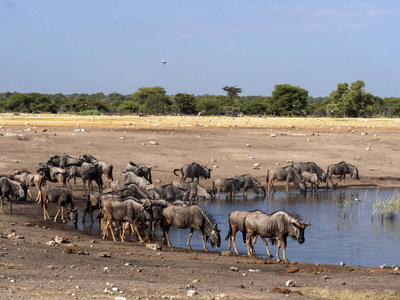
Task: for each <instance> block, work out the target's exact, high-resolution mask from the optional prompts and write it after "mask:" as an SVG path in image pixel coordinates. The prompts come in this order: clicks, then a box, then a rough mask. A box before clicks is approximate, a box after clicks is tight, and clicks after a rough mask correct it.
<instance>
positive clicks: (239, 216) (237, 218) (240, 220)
mask: <svg viewBox="0 0 400 300" xmlns="http://www.w3.org/2000/svg"><path fill="white" fill-rule="evenodd" d="M258 213H262V211H260V210H253V211H233V212H231V213H230V214H229V217H228V222H229V232H228V234H227V235H226V238H225V240H227V239H229V245H228V250H231V243H233V247H234V248H235V252H236V254H239V251H238V249H237V247H236V241H235V237H236V232H238V230H239V231H240V232H242V233H243V232H244V233H245V231H246V230H245V227H244V219H245V218H246V217H247V216H248V215H250V214H258ZM256 240H257V236H256V237H255V238H254V239H253V248H254V244H255V243H256ZM268 255H271V253H268Z"/></svg>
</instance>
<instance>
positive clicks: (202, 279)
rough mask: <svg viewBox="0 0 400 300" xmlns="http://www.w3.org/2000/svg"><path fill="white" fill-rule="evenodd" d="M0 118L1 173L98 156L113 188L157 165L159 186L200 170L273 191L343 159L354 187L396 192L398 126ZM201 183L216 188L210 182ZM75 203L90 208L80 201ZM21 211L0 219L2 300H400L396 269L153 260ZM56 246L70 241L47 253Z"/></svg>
mask: <svg viewBox="0 0 400 300" xmlns="http://www.w3.org/2000/svg"><path fill="white" fill-rule="evenodd" d="M1 117H2V119H0V126H1V127H0V130H1V131H0V141H1V145H2V147H1V150H0V151H1V152H0V153H1V155H0V174H11V173H14V172H15V171H16V170H21V169H27V170H29V171H31V172H35V171H36V169H37V167H38V164H39V163H40V162H45V161H47V160H48V158H49V157H50V156H52V155H54V154H69V155H70V156H73V157H79V156H80V155H82V154H84V153H90V154H92V155H93V156H95V157H96V158H98V159H100V160H104V161H108V162H110V163H112V164H113V165H114V177H115V179H116V180H121V179H122V178H123V176H122V173H121V170H122V169H124V168H125V167H126V165H127V163H128V162H129V161H133V162H136V163H142V164H146V165H149V166H152V176H153V180H155V183H156V184H161V183H168V182H170V181H172V180H175V179H177V177H176V176H175V175H174V174H173V172H172V171H173V169H175V168H180V167H182V166H183V165H184V164H186V163H191V162H193V161H196V162H198V163H200V164H204V165H205V164H208V165H209V166H212V167H213V170H212V172H211V176H212V179H216V178H220V177H226V176H228V175H232V174H245V173H250V174H252V175H253V176H255V177H256V178H258V179H259V180H260V181H261V182H262V183H263V184H264V186H265V175H266V170H267V169H268V168H271V167H276V166H285V165H288V164H290V163H291V162H295V161H314V162H316V163H317V164H318V165H319V166H321V167H322V168H323V169H326V167H327V166H328V165H329V164H331V163H338V162H340V161H343V160H344V161H346V162H349V163H351V164H354V165H355V166H357V167H358V169H359V173H360V178H361V180H359V181H354V180H352V179H351V178H346V185H347V187H348V188H351V187H399V186H400V172H399V170H398V163H399V151H400V146H399V145H400V135H399V129H400V123H399V122H398V120H389V121H388V120H371V119H368V120H351V119H349V120H340V121H337V120H330V119H329V120H319V119H308V120H307V119H272V118H267V119H265V118H246V119H244V118H242V119H240V118H207V117H204V118H197V119H196V118H195V117H192V118H186V119H185V118H183V117H176V118H175V119H170V118H161V119H160V118H159V117H153V118H150V117H149V118H139V117H136V118H133V117H132V118H129V117H127V118H121V119H118V120H117V121H115V119H112V120H109V119H106V118H105V119H100V118H98V119H93V118H88V119H79V120H75V119H72V120H71V118H63V119H61V118H60V117H58V118H57V117H56V118H54V119H52V120H43V119H41V118H39V117H30V118H27V117H26V116H25V117H23V116H22V117H10V116H1ZM78 123H79V124H78ZM254 164H259V168H257V169H254V168H253V166H254ZM200 184H201V185H202V186H204V187H207V188H211V186H212V180H204V179H201V180H200ZM283 187H284V186H283V185H282V184H280V185H279V188H281V189H283ZM33 195H34V196H36V191H34V189H33ZM74 199H75V202H76V203H77V204H78V205H81V206H83V207H84V206H85V205H86V204H85V198H84V197H83V195H82V191H81V190H78V191H74ZM50 208H51V209H50V215H53V216H54V215H55V206H54V207H50ZM13 210H14V214H13V215H10V214H9V205H6V206H5V214H4V215H0V298H1V299H99V298H105V299H123V298H125V299H159V298H163V299H186V298H191V297H190V296H188V295H187V293H188V292H190V291H191V290H195V291H196V292H197V295H196V296H195V298H200V299H243V298H254V299H282V298H283V297H285V296H284V295H283V294H281V293H277V292H279V289H281V292H282V290H284V289H287V290H284V291H283V292H286V293H287V292H289V290H290V291H291V292H292V293H291V294H289V296H288V297H289V299H399V298H400V287H399V285H398V280H399V279H400V277H399V274H400V273H399V271H395V270H393V269H389V268H385V269H383V270H380V269H371V268H360V267H352V266H336V265H315V264H306V263H301V262H297V263H295V262H291V263H277V262H276V261H275V260H270V259H261V258H257V257H252V258H248V257H246V256H245V255H240V256H238V255H225V254H226V252H223V251H224V250H226V249H218V250H219V251H220V252H217V251H215V250H214V252H212V251H211V252H204V251H200V250H187V249H181V248H169V247H166V246H163V247H162V251H154V250H151V249H148V248H147V247H146V246H145V245H144V244H141V243H138V242H127V243H123V244H122V243H120V242H113V241H112V240H102V239H101V237H100V236H97V235H94V234H92V233H91V232H89V231H88V232H86V231H77V230H75V229H74V227H73V226H71V224H62V223H61V221H58V222H57V223H54V222H53V221H49V220H47V221H44V220H43V212H42V210H41V207H40V206H39V205H38V204H37V203H35V202H31V201H28V202H17V203H14V205H13ZM183 234H185V236H186V234H187V232H186V231H185V233H183ZM225 235H226V233H225V232H222V233H221V236H223V237H225ZM57 236H58V237H61V238H62V239H63V240H64V241H65V242H63V243H60V244H54V243H51V245H48V244H47V243H48V242H50V241H52V240H54V239H55V237H57ZM172 243H173V241H172ZM327 255H329V253H327ZM232 267H233V268H232ZM288 280H292V281H294V282H295V286H291V287H286V285H285V284H286V282H287V281H288ZM277 288H279V289H277Z"/></svg>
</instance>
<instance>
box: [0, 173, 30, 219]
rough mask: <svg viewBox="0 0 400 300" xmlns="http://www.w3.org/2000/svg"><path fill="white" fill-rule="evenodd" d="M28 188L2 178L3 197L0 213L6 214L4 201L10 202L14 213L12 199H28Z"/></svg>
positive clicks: (0, 188) (0, 182)
mask: <svg viewBox="0 0 400 300" xmlns="http://www.w3.org/2000/svg"><path fill="white" fill-rule="evenodd" d="M27 189H28V188H27V186H26V185H24V184H22V183H20V182H17V181H15V180H12V179H10V178H8V177H0V196H1V209H0V212H1V213H2V214H4V211H3V205H4V199H7V200H8V201H9V202H10V213H12V212H13V211H12V198H13V197H14V198H17V199H19V200H25V199H26V190H27Z"/></svg>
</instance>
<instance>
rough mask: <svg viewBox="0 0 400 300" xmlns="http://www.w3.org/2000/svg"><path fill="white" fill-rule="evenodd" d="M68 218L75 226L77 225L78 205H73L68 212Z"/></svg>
mask: <svg viewBox="0 0 400 300" xmlns="http://www.w3.org/2000/svg"><path fill="white" fill-rule="evenodd" d="M68 220H69V221H72V222H74V226H75V228H77V227H78V207H75V208H74V209H72V210H71V211H70V212H69V213H68Z"/></svg>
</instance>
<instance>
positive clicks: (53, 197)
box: [40, 185, 78, 227]
mask: <svg viewBox="0 0 400 300" xmlns="http://www.w3.org/2000/svg"><path fill="white" fill-rule="evenodd" d="M40 196H41V198H42V199H41V200H42V206H43V215H44V219H45V220H46V219H47V218H48V219H50V216H49V212H48V211H47V207H48V205H49V203H57V204H58V211H57V214H56V216H55V217H54V222H56V221H57V217H58V215H59V214H60V213H61V219H62V220H63V222H64V207H65V209H66V210H67V212H68V218H69V219H70V220H71V221H73V222H74V225H75V227H77V222H78V213H77V211H76V210H77V208H75V207H74V202H73V197H72V192H71V190H70V189H69V188H68V187H66V186H55V185H53V186H44V187H42V190H41V194H40Z"/></svg>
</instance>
